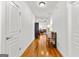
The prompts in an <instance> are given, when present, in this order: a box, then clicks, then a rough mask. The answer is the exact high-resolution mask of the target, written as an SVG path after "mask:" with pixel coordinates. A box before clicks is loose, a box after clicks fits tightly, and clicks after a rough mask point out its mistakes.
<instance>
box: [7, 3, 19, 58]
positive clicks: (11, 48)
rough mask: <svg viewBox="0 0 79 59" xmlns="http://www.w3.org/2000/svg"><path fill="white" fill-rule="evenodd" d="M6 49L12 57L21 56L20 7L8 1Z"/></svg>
mask: <svg viewBox="0 0 79 59" xmlns="http://www.w3.org/2000/svg"><path fill="white" fill-rule="evenodd" d="M6 20H7V24H6V42H7V48H6V51H7V52H8V55H9V56H10V57H17V56H19V39H20V36H19V35H20V31H19V30H20V17H19V9H18V8H17V7H15V6H14V5H12V4H11V3H7V19H6Z"/></svg>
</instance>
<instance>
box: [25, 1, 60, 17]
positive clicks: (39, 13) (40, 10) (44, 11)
mask: <svg viewBox="0 0 79 59" xmlns="http://www.w3.org/2000/svg"><path fill="white" fill-rule="evenodd" d="M39 2H40V1H27V2H26V3H27V4H28V6H29V7H30V8H31V10H32V12H33V14H34V15H35V16H36V17H37V18H49V17H50V16H51V15H52V13H53V11H54V10H55V9H56V5H57V3H58V2H57V1H46V7H39V5H38V3H39Z"/></svg>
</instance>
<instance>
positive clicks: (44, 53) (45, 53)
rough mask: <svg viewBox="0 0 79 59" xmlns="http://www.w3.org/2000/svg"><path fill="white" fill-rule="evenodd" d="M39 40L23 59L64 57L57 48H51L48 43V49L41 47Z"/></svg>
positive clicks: (27, 50)
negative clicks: (26, 58)
mask: <svg viewBox="0 0 79 59" xmlns="http://www.w3.org/2000/svg"><path fill="white" fill-rule="evenodd" d="M39 40H40V38H39V39H35V40H34V41H33V42H32V43H31V45H30V46H29V47H28V48H27V49H26V50H25V51H24V53H23V54H22V56H21V57H62V55H61V53H60V52H59V51H58V49H57V48H54V47H49V45H48V42H46V47H44V46H43V47H41V46H40V44H41V43H39ZM46 41H47V40H46Z"/></svg>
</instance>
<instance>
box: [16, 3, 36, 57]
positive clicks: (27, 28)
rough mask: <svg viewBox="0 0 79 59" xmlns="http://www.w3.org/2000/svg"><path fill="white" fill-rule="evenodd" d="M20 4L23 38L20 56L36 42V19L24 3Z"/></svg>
mask: <svg viewBox="0 0 79 59" xmlns="http://www.w3.org/2000/svg"><path fill="white" fill-rule="evenodd" d="M18 3H19V4H20V11H21V36H20V37H21V38H20V43H19V45H20V47H19V48H20V52H19V54H20V56H21V55H22V53H23V52H24V51H25V49H26V48H27V47H28V46H29V45H30V44H31V43H32V42H33V40H34V37H35V36H34V22H35V17H34V15H33V14H32V12H31V10H30V9H29V7H28V6H27V4H26V3H24V2H18Z"/></svg>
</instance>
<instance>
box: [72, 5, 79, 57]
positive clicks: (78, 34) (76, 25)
mask: <svg viewBox="0 0 79 59" xmlns="http://www.w3.org/2000/svg"><path fill="white" fill-rule="evenodd" d="M71 56H75V57H79V5H78V6H76V5H75V6H74V5H73V6H72V38H71Z"/></svg>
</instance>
